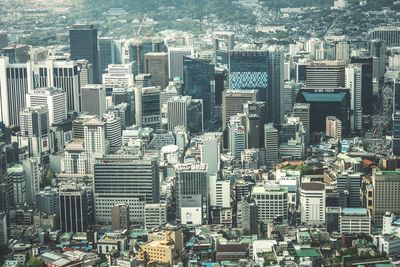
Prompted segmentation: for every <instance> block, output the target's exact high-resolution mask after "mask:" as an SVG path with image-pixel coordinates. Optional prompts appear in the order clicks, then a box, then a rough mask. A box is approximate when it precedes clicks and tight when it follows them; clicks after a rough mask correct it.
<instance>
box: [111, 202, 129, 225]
mask: <svg viewBox="0 0 400 267" xmlns="http://www.w3.org/2000/svg"><path fill="white" fill-rule="evenodd" d="M129 225H130V218H129V205H127V204H124V203H121V204H116V205H114V206H113V207H112V208H111V227H112V229H113V231H123V230H128V229H129Z"/></svg>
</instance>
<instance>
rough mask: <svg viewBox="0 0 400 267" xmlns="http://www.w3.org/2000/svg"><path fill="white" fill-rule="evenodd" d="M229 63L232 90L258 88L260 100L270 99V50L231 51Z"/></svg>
mask: <svg viewBox="0 0 400 267" xmlns="http://www.w3.org/2000/svg"><path fill="white" fill-rule="evenodd" d="M228 63H229V74H228V79H229V89H230V90H258V91H259V98H260V99H259V100H261V101H267V100H268V96H269V95H268V93H267V89H268V86H269V83H268V74H269V71H268V63H269V56H268V51H230V52H229V61H228ZM282 64H283V63H282ZM282 71H283V68H282ZM273 81H274V82H276V80H275V79H274V80H273Z"/></svg>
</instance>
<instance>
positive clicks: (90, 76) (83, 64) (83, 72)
mask: <svg viewBox="0 0 400 267" xmlns="http://www.w3.org/2000/svg"><path fill="white" fill-rule="evenodd" d="M76 64H77V65H78V70H80V72H79V85H80V87H81V88H82V87H83V86H85V85H88V84H93V83H94V70H93V64H92V63H90V62H89V61H87V60H86V59H80V60H77V61H76Z"/></svg>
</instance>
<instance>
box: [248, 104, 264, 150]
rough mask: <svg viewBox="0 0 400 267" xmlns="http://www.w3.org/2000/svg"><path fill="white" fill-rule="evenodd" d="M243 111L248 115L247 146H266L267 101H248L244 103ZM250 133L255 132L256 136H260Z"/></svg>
mask: <svg viewBox="0 0 400 267" xmlns="http://www.w3.org/2000/svg"><path fill="white" fill-rule="evenodd" d="M243 113H245V114H246V116H247V124H246V133H247V135H248V136H247V148H259V147H264V124H265V123H266V122H267V107H266V104H265V102H262V101H247V102H246V103H244V104H243ZM249 134H250V135H253V134H254V137H258V138H253V136H249ZM249 141H250V142H249ZM250 143H252V144H250Z"/></svg>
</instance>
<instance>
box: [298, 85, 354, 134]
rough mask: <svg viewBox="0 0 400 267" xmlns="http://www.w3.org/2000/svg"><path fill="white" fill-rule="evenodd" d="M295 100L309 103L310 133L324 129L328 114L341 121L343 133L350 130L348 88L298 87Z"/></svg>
mask: <svg viewBox="0 0 400 267" xmlns="http://www.w3.org/2000/svg"><path fill="white" fill-rule="evenodd" d="M297 102H298V103H308V104H310V124H309V125H310V129H309V130H310V133H313V132H323V131H325V126H326V117H328V116H335V117H337V118H338V119H339V120H340V121H341V122H342V127H343V133H344V134H348V133H349V132H350V120H349V119H350V92H349V89H347V88H345V89H344V88H337V89H334V88H332V89H300V90H299V93H298V94H297Z"/></svg>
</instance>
